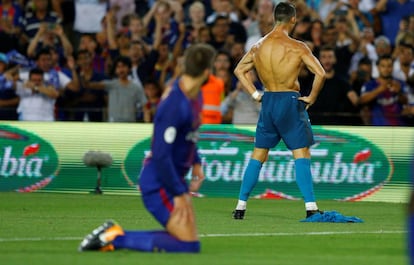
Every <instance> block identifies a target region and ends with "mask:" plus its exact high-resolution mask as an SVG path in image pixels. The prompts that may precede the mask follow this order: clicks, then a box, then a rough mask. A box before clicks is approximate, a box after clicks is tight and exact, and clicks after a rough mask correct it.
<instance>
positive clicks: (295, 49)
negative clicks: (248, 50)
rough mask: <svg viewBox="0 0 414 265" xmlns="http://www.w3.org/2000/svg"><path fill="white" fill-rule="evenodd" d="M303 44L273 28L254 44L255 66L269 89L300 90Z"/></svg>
mask: <svg viewBox="0 0 414 265" xmlns="http://www.w3.org/2000/svg"><path fill="white" fill-rule="evenodd" d="M303 45H304V44H303V43H301V42H298V41H296V40H293V39H291V38H289V37H288V36H287V35H286V34H285V33H283V32H281V31H277V30H273V31H272V32H270V33H269V34H268V35H266V36H265V37H263V38H262V39H261V40H260V41H259V42H258V43H257V44H255V45H254V46H253V48H252V52H253V60H254V66H255V69H256V72H257V74H258V75H259V77H260V79H261V81H262V82H263V84H264V86H265V88H266V90H267V91H292V90H294V91H299V83H298V80H297V78H298V75H299V71H300V68H301V64H302V59H301V56H302V54H303V50H304V49H303Z"/></svg>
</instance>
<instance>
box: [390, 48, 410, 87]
mask: <svg viewBox="0 0 414 265" xmlns="http://www.w3.org/2000/svg"><path fill="white" fill-rule="evenodd" d="M413 74H414V46H413V45H411V44H408V43H405V42H402V43H400V44H399V45H398V55H397V58H396V59H395V60H394V65H393V72H392V76H393V77H394V78H396V79H398V80H402V81H404V82H405V81H407V80H408V77H409V76H411V75H413Z"/></svg>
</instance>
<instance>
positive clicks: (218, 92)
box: [201, 74, 224, 124]
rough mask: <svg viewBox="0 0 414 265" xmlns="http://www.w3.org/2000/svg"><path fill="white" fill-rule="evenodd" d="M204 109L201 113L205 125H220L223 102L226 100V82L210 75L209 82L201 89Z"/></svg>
mask: <svg viewBox="0 0 414 265" xmlns="http://www.w3.org/2000/svg"><path fill="white" fill-rule="evenodd" d="M201 93H202V95H203V109H202V111H201V115H202V123H203V124H220V123H221V122H222V118H221V109H220V106H221V102H222V101H223V99H224V82H223V80H221V79H219V78H217V77H216V76H215V75H213V74H210V76H209V78H208V80H207V82H206V83H205V84H204V85H203V86H202V87H201Z"/></svg>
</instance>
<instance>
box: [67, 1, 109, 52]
mask: <svg viewBox="0 0 414 265" xmlns="http://www.w3.org/2000/svg"><path fill="white" fill-rule="evenodd" d="M74 5H75V18H74V30H75V32H76V33H77V34H78V35H79V37H78V38H80V36H82V35H84V34H91V35H94V34H96V33H98V32H100V31H102V19H103V18H104V17H105V15H106V12H107V9H108V3H107V1H102V0H74ZM75 45H76V46H77V43H75ZM76 46H75V47H76Z"/></svg>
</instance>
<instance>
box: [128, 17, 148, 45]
mask: <svg viewBox="0 0 414 265" xmlns="http://www.w3.org/2000/svg"><path fill="white" fill-rule="evenodd" d="M128 33H129V38H130V40H131V42H134V41H140V42H141V43H143V44H145V49H146V51H147V52H149V51H150V50H151V47H150V46H151V45H150V41H149V40H148V38H147V37H146V36H145V34H146V33H145V28H144V24H143V22H142V18H140V17H138V16H137V15H136V14H132V15H130V16H129V20H128Z"/></svg>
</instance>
